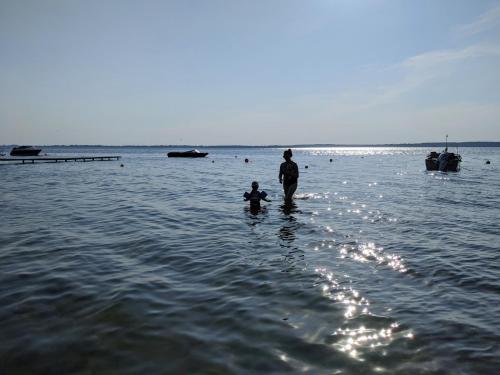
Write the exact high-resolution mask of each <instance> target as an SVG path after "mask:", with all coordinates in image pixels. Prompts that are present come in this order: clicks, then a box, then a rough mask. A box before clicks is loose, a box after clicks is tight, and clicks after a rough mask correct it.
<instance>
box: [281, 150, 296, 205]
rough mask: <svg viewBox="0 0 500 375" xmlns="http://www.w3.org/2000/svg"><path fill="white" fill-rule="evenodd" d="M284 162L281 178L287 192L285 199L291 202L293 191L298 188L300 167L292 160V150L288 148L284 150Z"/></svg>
mask: <svg viewBox="0 0 500 375" xmlns="http://www.w3.org/2000/svg"><path fill="white" fill-rule="evenodd" d="M283 158H284V159H285V162H284V163H281V165H280V174H279V180H280V184H281V183H283V191H284V192H285V201H287V202H290V201H291V200H292V197H293V193H295V190H297V181H298V178H299V167H298V166H297V164H296V163H295V162H293V161H292V150H290V149H288V150H285V151H284V152H283Z"/></svg>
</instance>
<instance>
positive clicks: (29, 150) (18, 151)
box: [10, 146, 42, 156]
mask: <svg viewBox="0 0 500 375" xmlns="http://www.w3.org/2000/svg"><path fill="white" fill-rule="evenodd" d="M40 151H42V149H41V148H35V147H33V146H19V147H14V148H13V149H12V150H11V151H10V156H37V155H38V154H39V153H40Z"/></svg>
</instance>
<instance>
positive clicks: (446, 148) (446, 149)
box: [444, 134, 448, 152]
mask: <svg viewBox="0 0 500 375" xmlns="http://www.w3.org/2000/svg"><path fill="white" fill-rule="evenodd" d="M444 151H445V152H448V134H446V146H445V149H444Z"/></svg>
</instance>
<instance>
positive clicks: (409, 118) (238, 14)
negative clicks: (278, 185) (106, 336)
mask: <svg viewBox="0 0 500 375" xmlns="http://www.w3.org/2000/svg"><path fill="white" fill-rule="evenodd" d="M446 134H449V140H450V141H500V0H497V1H490V0H474V1H471V0H439V1H436V0H419V1H410V0H400V1H396V0H310V1H309V0H308V1H306V0H300V1H297V0H252V1H250V0H248V1H238V0H231V1H227V0H210V1H209V0H180V1H175V0H171V1H166V0H158V1H153V0H142V1H138V0H136V1H129V0H105V1H102V0H42V1H40V0H35V1H31V0H0V144H33V145H50V144H102V145H167V144H195V145H200V144H201V145H228V144H241V145H269V144H280V145H287V144H306V143H314V144H317V143H323V144H377V143H416V142H433V141H443V140H444V137H445V135H446Z"/></svg>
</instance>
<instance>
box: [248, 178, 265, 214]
mask: <svg viewBox="0 0 500 375" xmlns="http://www.w3.org/2000/svg"><path fill="white" fill-rule="evenodd" d="M258 189H259V183H258V182H257V181H253V182H252V191H251V192H250V193H248V192H245V194H243V197H244V198H245V199H244V200H245V201H250V210H251V211H252V212H253V211H259V210H260V201H261V200H263V201H266V202H271V200H269V199H267V198H266V197H267V193H266V192H265V191H259V190H258Z"/></svg>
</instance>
